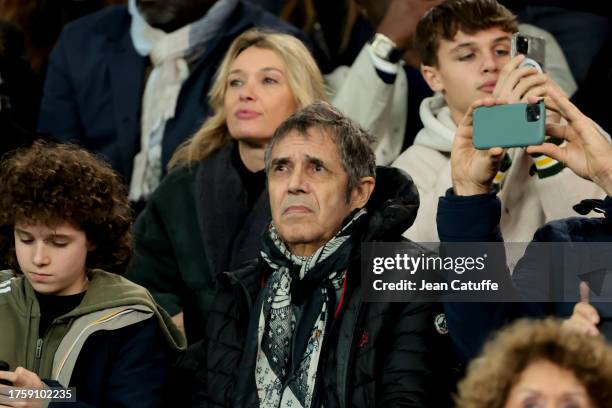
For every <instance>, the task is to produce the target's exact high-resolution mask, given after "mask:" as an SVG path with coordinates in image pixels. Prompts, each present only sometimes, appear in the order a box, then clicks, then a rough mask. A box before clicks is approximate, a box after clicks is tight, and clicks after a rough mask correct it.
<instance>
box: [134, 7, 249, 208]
mask: <svg viewBox="0 0 612 408" xmlns="http://www.w3.org/2000/svg"><path fill="white" fill-rule="evenodd" d="M237 2H238V0H219V1H218V2H217V3H215V5H214V6H213V7H211V9H210V10H208V12H207V13H206V14H205V15H204V17H202V18H200V19H199V20H197V21H195V22H193V23H191V24H189V25H186V26H184V27H181V28H179V29H178V30H176V31H173V32H171V33H165V32H163V31H162V30H159V29H157V28H154V27H151V26H150V25H149V24H148V23H147V22H146V20H145V19H144V18H143V17H142V16H141V14H140V12H139V11H138V7H137V6H136V0H129V2H128V10H129V12H130V15H131V16H132V23H131V26H130V35H131V38H132V43H133V44H134V48H135V49H136V52H138V54H140V55H142V56H148V57H149V58H150V59H151V63H152V65H153V70H152V71H151V74H150V75H149V77H148V78H147V83H146V86H145V90H144V94H143V97H142V114H141V117H140V152H138V154H136V156H135V157H134V168H133V171H132V178H131V181H130V192H129V197H130V200H132V201H138V200H142V199H147V198H148V196H149V195H150V194H151V193H152V192H153V191H154V190H155V188H157V186H158V185H159V182H160V180H161V175H162V167H161V166H162V158H161V154H162V141H163V137H164V131H165V129H166V123H167V122H168V121H169V120H170V119H172V118H174V115H175V113H176V112H175V111H176V104H177V101H178V97H179V94H180V92H181V88H182V86H183V82H185V80H186V79H187V78H188V77H189V61H194V60H197V58H198V57H199V56H201V55H202V53H203V52H204V49H205V46H206V43H207V42H208V41H210V40H211V39H212V38H213V37H214V36H215V35H216V34H217V32H218V31H219V30H220V29H221V27H222V26H223V24H224V23H225V20H226V19H227V18H228V17H229V15H230V13H231V12H232V11H233V10H234V8H235V6H236V3H237Z"/></svg>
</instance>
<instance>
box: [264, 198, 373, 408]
mask: <svg viewBox="0 0 612 408" xmlns="http://www.w3.org/2000/svg"><path fill="white" fill-rule="evenodd" d="M365 213H366V211H365V209H362V210H360V211H358V212H357V213H356V214H355V215H354V216H353V218H352V219H351V220H350V221H349V222H348V223H347V224H346V225H345V226H344V227H343V228H342V230H341V231H340V232H338V234H336V236H335V237H333V238H332V239H331V240H329V241H328V242H327V243H326V244H325V245H324V246H322V247H321V248H319V249H318V250H317V251H316V252H315V253H314V254H313V255H311V256H308V257H299V256H296V255H294V254H292V253H291V251H290V250H289V249H288V248H287V247H286V245H285V243H284V242H283V241H282V239H281V237H280V236H279V235H278V232H277V231H276V228H275V227H274V225H273V224H270V227H269V231H268V233H269V239H270V240H271V244H270V246H272V247H273V248H272V249H273V250H276V251H277V252H278V253H277V254H276V256H277V257H281V258H285V259H282V262H278V261H279V259H278V258H276V259H275V258H274V257H273V256H271V255H270V253H269V252H270V251H268V252H266V250H265V249H266V248H264V251H262V252H261V256H262V257H263V259H264V260H265V261H266V262H267V263H268V265H269V266H270V267H271V268H272V269H273V270H274V272H273V273H272V275H271V276H270V278H269V279H268V282H267V283H266V287H265V288H264V296H265V297H264V299H263V305H262V308H261V311H260V314H259V327H258V351H257V361H256V365H255V383H256V387H257V393H258V397H259V406H260V407H262V408H280V407H295V408H306V407H310V406H311V403H312V399H313V397H314V392H315V384H316V377H317V368H318V363H319V357H320V355H321V348H322V345H323V340H324V338H325V328H326V327H327V323H328V320H329V318H330V313H329V312H330V311H333V306H334V305H330V303H331V302H330V293H329V290H333V291H337V290H338V289H340V288H341V287H342V283H343V281H344V278H345V275H346V267H347V265H348V259H349V254H350V251H351V246H352V244H351V238H352V237H351V232H352V230H353V227H354V225H355V221H356V220H357V219H358V218H360V217H361V216H362V215H364V214H365ZM264 247H265V245H264ZM334 257H336V258H337V259H333V258H334ZM326 264H331V265H333V266H332V267H338V266H339V265H341V266H339V269H337V270H331V271H329V272H327V271H323V272H324V273H325V275H324V277H323V279H322V283H321V284H319V285H318V290H320V296H321V299H323V301H322V303H321V309H320V312H319V313H318V315H317V317H316V319H315V322H314V325H313V327H312V329H311V330H310V336H309V338H308V342H307V344H306V349H305V352H304V354H303V356H302V358H301V360H300V361H299V363H298V364H296V363H294V364H292V363H291V352H292V351H291V350H292V344H293V340H294V339H293V337H294V333H295V329H296V324H297V322H296V317H295V315H294V312H293V305H292V303H291V295H292V293H291V282H292V280H293V279H298V280H303V279H305V278H306V279H307V276H308V273H309V272H311V271H313V270H315V269H316V268H321V267H323V268H325V266H326ZM292 366H297V368H296V369H295V371H294V372H293V373H291V372H289V370H290V368H291V367H292Z"/></svg>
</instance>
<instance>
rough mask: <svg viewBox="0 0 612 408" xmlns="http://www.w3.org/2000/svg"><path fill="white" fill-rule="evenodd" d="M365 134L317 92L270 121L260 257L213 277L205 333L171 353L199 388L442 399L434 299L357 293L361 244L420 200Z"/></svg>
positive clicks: (222, 392) (251, 399)
mask: <svg viewBox="0 0 612 408" xmlns="http://www.w3.org/2000/svg"><path fill="white" fill-rule="evenodd" d="M371 143H372V137H371V136H370V135H368V134H367V133H366V132H365V131H364V130H363V129H361V128H360V127H359V126H358V125H356V124H355V123H353V122H352V121H351V120H350V119H348V118H346V117H344V116H343V115H342V114H341V113H339V112H338V111H337V110H336V109H334V108H333V107H331V106H330V105H328V104H326V103H323V102H317V103H314V104H312V105H310V106H308V107H306V108H304V109H303V110H301V111H299V112H297V113H296V114H294V115H293V116H291V117H289V119H287V120H286V121H285V122H284V123H283V124H281V126H280V127H279V128H278V129H277V131H276V133H275V135H274V137H273V139H272V141H271V142H270V144H269V145H268V148H267V151H266V154H265V163H266V172H267V180H268V191H269V198H270V208H271V213H272V222H271V223H270V224H269V226H268V228H267V230H266V231H265V232H264V234H263V237H262V243H261V256H260V257H259V259H258V260H257V261H254V262H253V263H252V264H249V265H247V266H245V267H244V268H242V269H240V270H238V271H233V272H231V273H225V274H222V275H221V278H220V287H221V290H220V292H219V294H218V296H217V299H216V300H215V301H214V302H213V305H214V308H215V310H214V311H212V312H211V313H210V315H209V318H208V321H207V329H206V333H207V338H205V339H204V340H203V341H202V342H201V343H199V344H196V345H195V346H194V348H195V349H192V350H190V352H188V354H187V357H185V359H184V360H183V361H182V362H181V363H179V365H180V366H182V367H193V366H198V365H199V367H200V368H198V371H199V372H197V373H195V375H191V376H186V377H187V378H196V379H197V381H200V382H201V383H200V384H199V385H198V386H197V387H196V388H198V389H197V391H194V392H193V393H189V394H190V395H194V398H195V400H197V401H203V400H205V401H215V403H216V404H219V405H222V406H232V407H246V406H248V407H251V406H259V407H274V408H277V407H278V408H280V407H289V406H290V407H323V406H324V407H326V408H328V407H344V406H352V407H372V406H384V407H392V406H411V407H417V406H418V407H421V406H438V407H439V406H443V405H439V404H437V403H432V402H431V401H430V398H431V397H432V394H436V397H440V394H444V392H443V391H442V389H443V388H444V387H443V386H442V385H441V384H442V380H440V378H439V377H438V378H436V381H437V384H436V387H437V391H436V392H433V393H432V392H430V391H432V388H431V386H432V384H431V380H432V379H433V376H434V375H433V372H434V367H435V366H436V364H435V362H434V361H432V357H433V353H432V352H433V351H434V349H435V348H436V344H444V343H443V341H444V340H445V339H443V336H440V335H439V334H436V331H435V328H434V327H435V325H434V309H435V306H434V305H433V304H423V303H390V302H376V303H373V302H366V301H364V300H363V298H362V286H361V273H360V266H361V265H360V262H361V243H363V242H373V241H387V242H388V241H392V242H393V241H400V240H401V233H402V232H403V231H404V230H405V229H406V228H407V227H408V226H409V225H410V224H411V223H412V221H413V220H414V218H415V215H416V210H417V208H418V194H417V191H416V188H415V187H414V185H413V184H412V181H411V180H410V178H409V177H408V176H407V175H406V174H405V173H403V172H401V171H400V170H397V169H392V168H384V167H379V168H377V167H376V165H375V157H374V153H373V151H372V149H371ZM444 337H445V336H444ZM436 353H439V354H440V353H441V350H440V349H439V348H438V349H436ZM436 357H439V356H436ZM189 359H193V360H197V363H198V364H192V363H193V361H192V362H190V361H189ZM196 405H197V406H202V405H198V404H197V403H196Z"/></svg>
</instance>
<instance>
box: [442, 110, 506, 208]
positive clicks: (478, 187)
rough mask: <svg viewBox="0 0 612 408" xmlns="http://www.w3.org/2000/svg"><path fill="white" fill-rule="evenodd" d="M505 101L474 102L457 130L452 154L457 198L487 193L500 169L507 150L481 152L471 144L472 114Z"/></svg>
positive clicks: (454, 188)
mask: <svg viewBox="0 0 612 408" xmlns="http://www.w3.org/2000/svg"><path fill="white" fill-rule="evenodd" d="M505 103H506V101H505V100H503V99H492V98H488V99H480V100H477V101H476V102H474V103H473V104H472V105H471V106H470V108H469V109H468V111H467V113H466V114H465V116H464V117H463V120H462V121H461V123H460V124H459V127H458V128H457V132H456V133H455V139H454V141H453V149H452V152H451V171H452V178H453V190H454V191H455V194H456V195H462V196H468V195H476V194H486V193H488V192H490V191H491V186H492V184H493V179H494V178H495V175H496V174H497V171H498V170H499V166H500V165H501V162H502V159H503V157H504V153H505V150H504V149H502V148H501V147H493V148H490V149H488V150H478V149H476V148H475V147H474V145H473V143H472V132H473V113H474V110H475V109H476V108H478V107H480V106H493V105H503V104H505Z"/></svg>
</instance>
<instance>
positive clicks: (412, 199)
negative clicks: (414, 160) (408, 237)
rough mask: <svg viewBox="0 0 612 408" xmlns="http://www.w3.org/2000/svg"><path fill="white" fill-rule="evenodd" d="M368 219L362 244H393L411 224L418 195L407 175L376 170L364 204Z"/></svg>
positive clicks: (386, 169) (393, 171)
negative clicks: (370, 191)
mask: <svg viewBox="0 0 612 408" xmlns="http://www.w3.org/2000/svg"><path fill="white" fill-rule="evenodd" d="M366 209H367V210H368V214H369V220H368V225H367V227H366V232H365V235H364V237H363V238H362V240H363V241H397V240H398V239H399V238H400V237H401V235H402V234H403V233H404V231H406V230H407V229H408V227H410V226H411V225H412V223H413V222H414V220H415V218H416V215H417V210H418V209H419V193H418V191H417V188H416V186H415V185H414V182H413V181H412V178H410V176H409V175H408V173H406V172H404V171H403V170H400V169H398V168H395V167H386V166H378V167H377V168H376V186H375V187H374V191H373V192H372V196H371V197H370V200H368V203H367V204H366Z"/></svg>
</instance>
